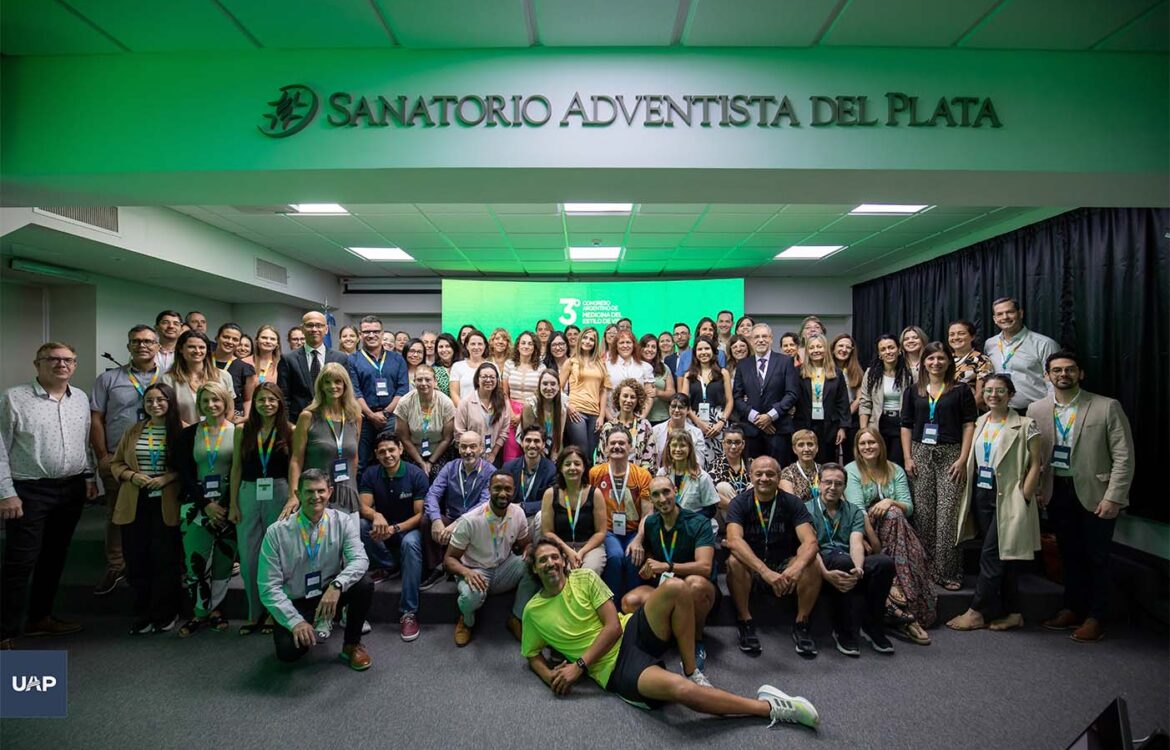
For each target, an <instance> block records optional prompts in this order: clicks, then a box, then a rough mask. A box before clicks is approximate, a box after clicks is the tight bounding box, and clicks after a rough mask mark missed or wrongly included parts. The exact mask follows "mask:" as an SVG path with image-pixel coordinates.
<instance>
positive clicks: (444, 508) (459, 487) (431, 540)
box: [420, 430, 496, 591]
mask: <svg viewBox="0 0 1170 750" xmlns="http://www.w3.org/2000/svg"><path fill="white" fill-rule="evenodd" d="M456 447H457V448H458V449H459V460H458V461H449V462H447V463H446V464H445V465H444V466H443V468H442V469H439V473H438V474H437V475H436V476H435V481H434V482H433V483H432V484H431V488H430V490H428V491H427V499H426V501H425V502H424V503H423V520H422V537H423V568H424V569H425V570H427V571H430V572H429V574H428V575H427V576H426V577H425V578H423V582H422V586H421V587H420V588H421V589H422V590H423V591H426V590H427V589H429V588H431V587H432V586H434V585H435V584H436V583H438V582H439V581H441V580H443V576H444V572H443V568H442V567H441V564H442V562H443V557H444V555H445V554H446V551H447V544H448V543H449V542H450V541H451V534H452V533H453V532H454V530H455V522H456V521H457V520H458V519H459V517H460V516H462V515H463V514H464V513H466V512H467V511H469V510H471V509H473V508H478V507H479V506H481V505H483V504H484V503H486V502H487V499H488V483H489V482H491V479H492V475H493V474H495V473H496V467H495V466H492V464H491V463H489V462H488V461H484V460H483V437H482V436H481V435H480V434H479V433H478V432H474V431H472V430H468V431H467V432H464V433H461V434H460V435H459V440H458V441H457V443H456Z"/></svg>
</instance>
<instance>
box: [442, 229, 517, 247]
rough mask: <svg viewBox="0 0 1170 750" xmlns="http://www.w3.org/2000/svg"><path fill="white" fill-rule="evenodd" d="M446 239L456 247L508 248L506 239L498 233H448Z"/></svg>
mask: <svg viewBox="0 0 1170 750" xmlns="http://www.w3.org/2000/svg"><path fill="white" fill-rule="evenodd" d="M446 237H447V239H449V240H451V242H453V243H455V246H456V247H460V248H464V247H508V238H507V237H505V236H504V235H502V234H500V233H499V232H494V233H493V232H468V233H463V232H455V233H451V232H448V233H447V234H446Z"/></svg>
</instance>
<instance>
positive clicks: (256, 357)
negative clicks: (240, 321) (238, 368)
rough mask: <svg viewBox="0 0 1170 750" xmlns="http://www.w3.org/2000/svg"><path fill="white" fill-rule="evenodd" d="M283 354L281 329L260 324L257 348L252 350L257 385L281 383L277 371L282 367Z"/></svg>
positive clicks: (257, 331)
mask: <svg viewBox="0 0 1170 750" xmlns="http://www.w3.org/2000/svg"><path fill="white" fill-rule="evenodd" d="M281 356H283V355H282V352H281V349H280V331H278V330H276V328H275V327H274V326H270V325H267V324H265V325H262V326H260V327H259V328H258V329H257V330H256V350H255V351H254V352H252V363H253V364H252V366H253V367H255V368H256V385H259V384H260V383H277V384H279V383H278V379H277V377H276V372H277V370H278V369H279V367H280V358H281ZM253 398H255V393H254V391H253Z"/></svg>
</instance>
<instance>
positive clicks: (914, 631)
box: [899, 622, 930, 646]
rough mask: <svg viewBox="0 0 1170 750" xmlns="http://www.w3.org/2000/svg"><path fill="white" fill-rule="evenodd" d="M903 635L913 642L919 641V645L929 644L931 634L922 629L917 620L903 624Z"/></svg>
mask: <svg viewBox="0 0 1170 750" xmlns="http://www.w3.org/2000/svg"><path fill="white" fill-rule="evenodd" d="M899 632H901V634H902V635H904V636H905V637H906V638H908V639H909V640H910V641H911V642H913V643H917V644H918V645H919V646H929V645H930V636H929V635H927V633H926V631H925V630H923V629H922V626H921V625H919V624H918V623H916V622H912V623H909V624H908V625H903V626H902V627H901V629H900V631H899Z"/></svg>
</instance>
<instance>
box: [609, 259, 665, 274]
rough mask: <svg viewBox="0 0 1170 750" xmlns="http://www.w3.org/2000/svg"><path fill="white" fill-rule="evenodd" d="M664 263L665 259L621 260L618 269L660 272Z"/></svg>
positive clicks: (648, 272)
mask: <svg viewBox="0 0 1170 750" xmlns="http://www.w3.org/2000/svg"><path fill="white" fill-rule="evenodd" d="M666 263H667V261H665V260H623V261H622V262H621V264H620V265H619V270H620V271H621V272H622V273H643V274H651V273H661V272H662V270H663V269H664V268H666Z"/></svg>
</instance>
